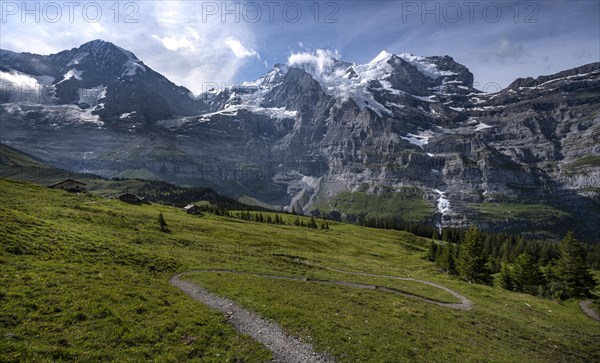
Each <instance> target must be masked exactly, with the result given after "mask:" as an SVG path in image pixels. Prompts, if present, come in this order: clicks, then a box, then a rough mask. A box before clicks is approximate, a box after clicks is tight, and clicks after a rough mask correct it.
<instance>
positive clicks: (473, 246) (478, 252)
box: [456, 225, 491, 283]
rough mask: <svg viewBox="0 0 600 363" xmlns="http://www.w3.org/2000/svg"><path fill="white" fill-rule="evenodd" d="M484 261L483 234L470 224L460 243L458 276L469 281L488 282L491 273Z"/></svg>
mask: <svg viewBox="0 0 600 363" xmlns="http://www.w3.org/2000/svg"><path fill="white" fill-rule="evenodd" d="M486 263H487V256H486V255H485V251H484V244H483V236H482V234H481V232H479V230H478V229H477V227H476V226H475V225H471V227H470V228H469V231H468V232H467V234H466V235H465V239H464V241H463V243H461V244H460V252H459V255H458V261H457V263H456V269H457V270H458V273H459V274H460V276H461V277H462V278H464V279H465V280H467V281H469V282H480V283H490V281H491V273H490V271H489V270H488V269H487V266H486Z"/></svg>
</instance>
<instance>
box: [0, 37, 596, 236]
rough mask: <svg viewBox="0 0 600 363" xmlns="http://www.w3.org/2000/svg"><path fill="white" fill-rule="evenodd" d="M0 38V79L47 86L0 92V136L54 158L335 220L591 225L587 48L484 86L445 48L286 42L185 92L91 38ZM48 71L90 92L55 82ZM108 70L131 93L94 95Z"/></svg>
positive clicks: (592, 232) (525, 229)
mask: <svg viewBox="0 0 600 363" xmlns="http://www.w3.org/2000/svg"><path fill="white" fill-rule="evenodd" d="M97 49H103V51H97ZM1 54H2V59H1V62H0V67H2V68H0V70H1V71H2V80H3V82H5V83H6V82H7V81H11V80H15V79H22V78H23V77H29V79H33V81H29V82H30V83H33V82H34V81H35V82H38V83H39V84H43V85H44V86H43V87H45V89H49V90H51V91H52V92H55V93H52V94H53V95H54V96H53V98H52V99H51V100H49V101H47V100H45V99H44V100H39V99H33V100H32V99H23V98H24V97H23V94H24V93H21V97H20V98H19V97H16V95H15V94H14V93H4V94H3V95H2V97H3V98H2V100H3V103H2V105H0V116H1V117H2V123H1V124H0V127H1V131H2V135H1V140H2V141H3V142H5V143H7V144H9V145H12V146H15V147H18V148H20V149H22V150H25V151H27V152H28V153H30V154H32V155H35V156H37V157H40V158H42V159H44V160H49V161H51V162H53V163H54V164H56V165H59V166H61V167H63V168H66V169H71V170H78V171H88V172H93V173H97V174H101V175H106V176H114V175H115V174H116V171H117V170H125V169H131V170H146V171H148V172H149V173H151V175H156V176H157V177H159V178H160V179H162V180H166V181H170V182H175V183H178V184H184V185H202V186H209V187H212V188H214V189H216V190H218V191H220V192H223V193H227V194H228V195H231V196H234V197H236V198H243V199H244V200H246V201H248V200H250V201H253V202H256V203H263V204H267V205H270V206H281V207H285V208H287V209H289V210H292V209H294V210H296V211H300V210H302V211H304V212H306V213H326V214H329V215H330V216H331V217H339V216H341V218H344V219H347V220H356V219H361V218H368V217H391V216H395V217H401V218H403V219H405V220H411V221H419V222H424V223H430V224H437V225H439V226H440V227H465V226H468V225H469V224H470V223H477V224H478V225H479V226H480V227H482V228H484V229H487V230H490V231H509V232H513V233H527V234H529V236H530V237H540V238H557V237H559V236H560V235H561V234H563V233H565V232H566V230H568V229H576V230H577V231H578V233H579V234H580V236H582V238H585V239H586V240H590V241H592V240H594V241H595V240H597V237H598V236H600V189H599V188H598V185H600V142H599V139H600V93H599V92H598V89H600V63H593V64H588V65H584V66H581V67H578V68H575V69H571V70H567V71H563V72H560V73H557V74H554V75H549V76H543V77H538V78H536V79H533V78H525V79H518V80H516V81H514V82H513V83H512V84H511V85H510V86H509V87H507V88H506V89H503V90H501V91H499V92H497V93H493V94H489V93H484V92H481V91H478V90H476V89H474V88H473V75H472V73H471V72H470V71H469V70H468V69H467V68H466V67H465V66H464V65H461V64H459V63H457V62H456V61H454V59H452V58H451V57H449V56H433V57H421V56H415V55H412V54H408V53H404V54H398V55H396V54H391V53H388V52H385V51H384V52H381V53H380V54H379V55H377V56H376V57H375V58H374V59H373V60H372V61H371V62H369V63H366V64H354V63H350V62H345V61H342V60H339V59H336V58H334V57H330V56H325V57H323V56H321V57H315V58H310V57H304V58H302V59H291V58H290V62H289V63H288V64H286V65H283V64H278V65H275V66H274V67H273V69H272V70H270V71H269V72H267V73H266V74H264V75H263V76H261V77H260V78H259V79H257V80H255V81H253V82H247V83H244V84H242V85H239V86H235V87H229V88H226V89H222V90H211V91H209V92H206V93H204V94H202V95H199V96H198V97H190V95H189V91H188V90H186V89H184V88H182V87H177V86H175V85H173V84H172V83H170V82H169V81H168V80H166V79H165V78H164V77H162V76H160V75H159V74H158V73H156V72H154V71H152V70H151V69H150V68H148V67H147V66H145V65H144V64H143V63H142V62H141V61H139V60H138V59H137V58H135V56H134V55H133V54H132V53H130V52H128V51H125V50H123V49H121V48H119V47H117V46H114V45H112V44H110V43H106V42H101V41H94V42H91V43H86V44H84V45H82V46H81V47H79V48H75V49H73V50H71V51H65V52H61V53H58V54H55V55H50V56H38V55H32V54H26V53H22V54H16V53H12V52H8V51H2V53H1ZM86 54H87V55H86ZM5 55H8V56H5ZM76 62H78V63H76ZM142 69H143V70H142ZM69 72H71V73H69ZM50 77H52V79H53V80H52V81H50ZM78 77H79V78H81V79H79V78H78ZM63 81H64V82H63ZM61 82H63V83H66V82H74V84H75V85H76V87H84V86H83V85H84V84H89V86H85V87H88V88H78V89H79V90H80V91H79V93H81V92H82V91H81V90H82V89H92V88H94V87H96V89H97V88H98V87H106V95H104V96H103V97H99V98H98V97H97V98H95V99H93V100H89V102H84V101H85V100H86V98H85V97H83V100H84V101H82V98H81V97H80V98H79V99H76V100H75V99H73V100H71V99H69V98H64V97H62V96H61V95H62V94H64V92H63V91H62V90H63V88H62V87H65V86H62V84H63V83H61ZM88 82H89V83H88ZM120 82H130V83H131V84H133V85H135V87H133V89H135V91H134V92H133V93H132V94H135V95H139V96H140V97H139V99H137V100H136V101H135V102H134V101H132V100H131V99H129V98H127V97H125V98H121V97H116V98H115V97H109V96H110V92H111V91H110V90H111V85H115V84H120ZM116 88H119V87H116ZM3 89H4V87H3ZM101 89H102V92H104V91H103V90H104V89H103V88H101ZM102 92H101V93H102ZM25 94H26V93H25ZM94 105H95V106H94ZM92 107H93V109H92V110H91V111H90V108H92ZM88 118H94V122H93V123H90V122H88Z"/></svg>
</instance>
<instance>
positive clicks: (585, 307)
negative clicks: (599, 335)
mask: <svg viewBox="0 0 600 363" xmlns="http://www.w3.org/2000/svg"><path fill="white" fill-rule="evenodd" d="M590 305H592V300H589V299H588V300H582V301H580V302H579V307H580V308H581V310H583V312H584V313H585V315H587V316H589V317H590V318H592V319H594V320H597V321H600V316H598V313H596V311H594V310H592V308H591V307H590Z"/></svg>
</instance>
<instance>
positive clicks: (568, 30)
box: [0, 0, 600, 94]
mask: <svg viewBox="0 0 600 363" xmlns="http://www.w3.org/2000/svg"><path fill="white" fill-rule="evenodd" d="M0 17H1V20H0V48H2V49H8V50H12V51H18V52H31V53H38V54H51V53H57V52H59V51H62V50H65V49H71V48H74V47H77V46H79V45H81V44H83V43H85V42H88V41H91V40H94V39H103V40H106V41H110V42H113V43H115V44H116V45H118V46H120V47H122V48H125V49H127V50H130V51H132V52H133V53H134V54H135V55H136V56H137V57H138V58H139V59H140V60H142V61H143V62H144V63H145V64H146V65H148V66H150V67H151V68H153V69H154V70H156V71H157V72H159V73H161V74H163V75H165V76H166V77H167V78H169V79H170V80H171V81H173V82H175V83H176V84H178V85H183V86H185V87H187V88H189V89H190V90H192V92H194V93H196V94H198V93H200V92H202V91H205V90H208V89H210V88H215V86H216V87H224V86H230V85H233V84H235V83H239V82H243V81H251V80H254V79H256V78H258V77H259V76H260V75H261V74H264V73H266V72H267V71H268V70H269V69H271V68H272V67H273V65H274V64H276V63H288V61H289V60H290V59H298V58H302V57H308V56H309V55H315V54H327V55H329V56H332V57H337V58H340V59H343V60H346V61H350V62H355V63H366V62H369V61H370V60H371V59H373V58H375V57H376V56H377V55H378V54H379V52H380V51H382V50H386V51H388V52H391V53H396V54H398V53H407V52H408V53H412V54H415V55H423V56H430V55H450V56H452V57H453V58H454V59H455V60H456V61H457V62H459V63H461V64H464V65H465V66H466V67H467V68H469V70H470V71H471V72H472V73H473V74H474V76H475V87H476V88H478V89H480V90H483V91H487V92H495V91H498V90H499V89H500V88H504V87H506V86H508V85H509V84H510V83H511V82H512V81H513V80H515V79H516V78H518V77H528V76H532V77H536V76H539V75H544V74H552V73H556V72H559V71H561V70H564V69H568V68H573V67H577V66H580V65H583V64H587V63H592V62H599V61H600V1H519V2H517V1H475V0H465V1H395V0H386V1H365V0H363V1H319V2H316V1H312V0H311V1H275V0H273V1H271V0H266V1H234V2H224V1H126V0H125V1H119V2H116V1H95V2H94V1H89V2H88V1H64V2H62V1H54V2H43V1H42V2H37V1H28V2H26V3H24V2H22V1H4V0H2V1H0Z"/></svg>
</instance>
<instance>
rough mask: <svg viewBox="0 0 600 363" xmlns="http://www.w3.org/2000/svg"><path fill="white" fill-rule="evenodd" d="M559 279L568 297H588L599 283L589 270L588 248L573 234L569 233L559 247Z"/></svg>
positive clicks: (557, 271) (557, 270)
mask: <svg viewBox="0 0 600 363" xmlns="http://www.w3.org/2000/svg"><path fill="white" fill-rule="evenodd" d="M558 249H559V252H560V258H559V259H558V262H557V269H556V273H557V277H558V280H559V281H560V283H561V285H562V288H563V291H564V293H565V295H566V297H579V296H588V295H589V294H590V290H591V289H593V288H594V287H595V286H596V285H597V282H596V281H595V280H594V277H593V276H592V274H591V273H590V271H589V270H588V266H587V256H586V254H587V250H586V246H585V245H584V244H583V243H581V242H579V241H578V240H577V239H576V238H575V235H574V234H573V232H569V233H567V235H566V236H565V238H563V240H562V241H560V244H559V246H558Z"/></svg>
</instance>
